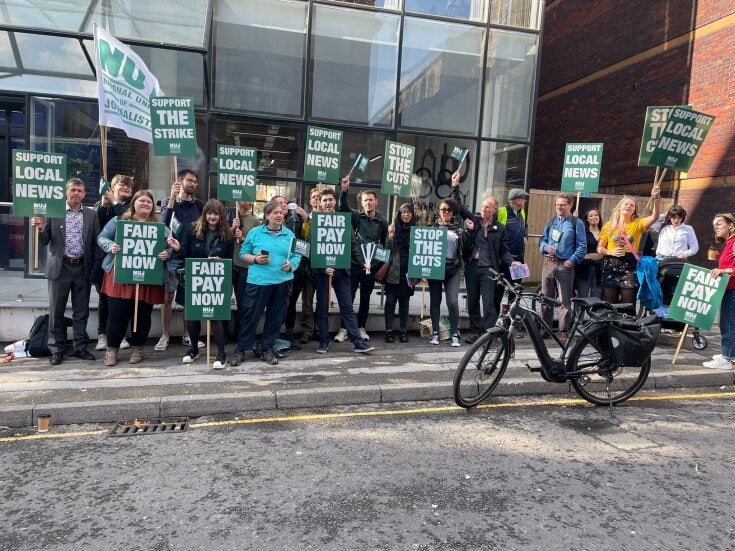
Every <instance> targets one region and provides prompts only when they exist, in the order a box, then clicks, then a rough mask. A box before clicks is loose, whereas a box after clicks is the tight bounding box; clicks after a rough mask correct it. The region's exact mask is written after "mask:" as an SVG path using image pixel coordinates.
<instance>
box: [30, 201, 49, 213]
mask: <svg viewBox="0 0 735 551" xmlns="http://www.w3.org/2000/svg"><path fill="white" fill-rule="evenodd" d="M46 208H47V205H46V203H33V214H46Z"/></svg>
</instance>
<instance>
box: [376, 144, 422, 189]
mask: <svg viewBox="0 0 735 551" xmlns="http://www.w3.org/2000/svg"><path fill="white" fill-rule="evenodd" d="M415 153H416V148H415V147H413V146H411V145H405V144H402V143H398V142H391V141H386V142H385V156H384V158H385V163H384V164H383V185H382V186H381V188H380V192H381V193H383V194H385V195H398V196H399V197H411V175H412V174H413V158H414V154H415Z"/></svg>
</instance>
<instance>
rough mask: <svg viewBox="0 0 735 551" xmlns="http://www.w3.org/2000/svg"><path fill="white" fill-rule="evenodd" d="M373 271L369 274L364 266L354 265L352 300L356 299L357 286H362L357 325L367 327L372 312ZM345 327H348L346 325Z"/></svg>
mask: <svg viewBox="0 0 735 551" xmlns="http://www.w3.org/2000/svg"><path fill="white" fill-rule="evenodd" d="M374 275H375V274H374V273H373V272H372V271H371V272H370V273H369V274H368V273H366V272H365V268H363V267H362V266H355V265H354V264H353V265H352V274H351V278H352V301H353V302H354V301H355V295H356V294H357V288H358V287H359V288H360V308H359V309H358V311H357V326H358V327H365V324H366V323H367V320H368V315H369V314H370V297H371V296H372V294H373V289H375V277H374ZM345 329H347V328H346V327H345Z"/></svg>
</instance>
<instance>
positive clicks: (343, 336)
mask: <svg viewBox="0 0 735 551" xmlns="http://www.w3.org/2000/svg"><path fill="white" fill-rule="evenodd" d="M334 340H335V341H337V342H344V341H346V340H347V329H345V328H344V327H342V328H341V329H340V330H339V332H338V333H337V334H336V335H335V336H334Z"/></svg>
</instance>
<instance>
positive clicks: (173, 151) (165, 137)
mask: <svg viewBox="0 0 735 551" xmlns="http://www.w3.org/2000/svg"><path fill="white" fill-rule="evenodd" d="M194 123H195V120H194V98H174V97H159V98H151V124H152V125H153V154H154V155H159V156H164V157H166V156H168V157H179V156H184V157H193V156H194V155H196V154H197V134H196V126H195V124H194Z"/></svg>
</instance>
